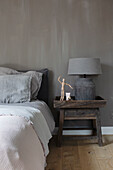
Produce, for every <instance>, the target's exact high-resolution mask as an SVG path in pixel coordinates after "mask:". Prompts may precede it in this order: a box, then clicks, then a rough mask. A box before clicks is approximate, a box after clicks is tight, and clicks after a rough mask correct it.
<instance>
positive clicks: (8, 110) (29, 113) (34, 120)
mask: <svg viewBox="0 0 113 170" xmlns="http://www.w3.org/2000/svg"><path fill="white" fill-rule="evenodd" d="M0 116H18V117H23V118H24V119H26V120H27V121H28V122H30V123H31V124H32V126H33V128H34V130H35V132H36V134H37V136H38V137H39V139H40V141H41V143H42V144H43V147H44V152H45V156H47V155H48V153H49V149H48V142H49V140H50V139H51V137H52V134H51V132H50V130H49V127H48V125H47V123H46V120H45V118H44V116H43V115H42V113H41V111H40V110H39V109H36V108H33V107H27V106H11V105H0ZM7 126H8V125H7Z"/></svg>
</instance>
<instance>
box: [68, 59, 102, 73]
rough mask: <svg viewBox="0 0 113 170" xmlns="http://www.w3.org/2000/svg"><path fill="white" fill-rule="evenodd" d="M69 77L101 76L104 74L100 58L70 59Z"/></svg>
mask: <svg viewBox="0 0 113 170" xmlns="http://www.w3.org/2000/svg"><path fill="white" fill-rule="evenodd" d="M68 74H69V75H84V74H86V75H99V74H102V70H101V64H100V59H99V58H72V59H69V66H68Z"/></svg>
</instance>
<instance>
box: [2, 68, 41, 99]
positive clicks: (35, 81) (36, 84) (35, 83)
mask: <svg viewBox="0 0 113 170" xmlns="http://www.w3.org/2000/svg"><path fill="white" fill-rule="evenodd" d="M1 75H4V77H5V76H6V75H7V76H8V75H16V76H17V77H19V76H20V75H23V76H25V75H26V76H31V99H37V95H38V92H39V90H40V87H41V83H42V75H43V73H41V72H38V71H26V72H19V71H16V70H14V69H10V68H6V67H0V76H1ZM8 83H9V81H8Z"/></svg>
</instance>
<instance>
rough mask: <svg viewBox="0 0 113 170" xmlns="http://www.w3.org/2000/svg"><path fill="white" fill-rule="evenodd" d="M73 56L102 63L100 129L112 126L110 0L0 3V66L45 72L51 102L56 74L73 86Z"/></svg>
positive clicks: (112, 16)
mask: <svg viewBox="0 0 113 170" xmlns="http://www.w3.org/2000/svg"><path fill="white" fill-rule="evenodd" d="M74 57H99V58H100V59H101V63H102V69H103V74H102V75H101V76H99V77H98V78H95V82H96V87H97V94H98V95H101V96H103V97H104V98H106V99H107V100H108V104H107V106H106V107H105V108H104V109H102V124H103V125H105V126H106V125H113V0H0V65H1V66H10V67H12V68H16V69H31V68H33V69H37V68H44V67H47V68H49V69H50V70H51V71H50V101H52V98H53V97H54V95H56V94H57V95H58V94H60V85H59V84H58V82H57V77H58V76H59V75H61V76H63V77H65V78H66V81H67V82H68V83H71V84H72V85H73V86H74V83H75V77H69V76H67V68H68V60H69V58H74ZM69 90H70V89H67V88H66V91H69ZM72 93H74V92H73V91H72Z"/></svg>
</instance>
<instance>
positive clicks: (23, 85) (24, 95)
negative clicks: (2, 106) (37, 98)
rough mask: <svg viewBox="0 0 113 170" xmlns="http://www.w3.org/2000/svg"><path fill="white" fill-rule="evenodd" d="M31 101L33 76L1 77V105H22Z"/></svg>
mask: <svg viewBox="0 0 113 170" xmlns="http://www.w3.org/2000/svg"><path fill="white" fill-rule="evenodd" d="M30 100H31V76H27V75H24V76H23V75H18V76H16V75H5V76H4V75H2V76H0V103H21V102H26V101H30Z"/></svg>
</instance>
